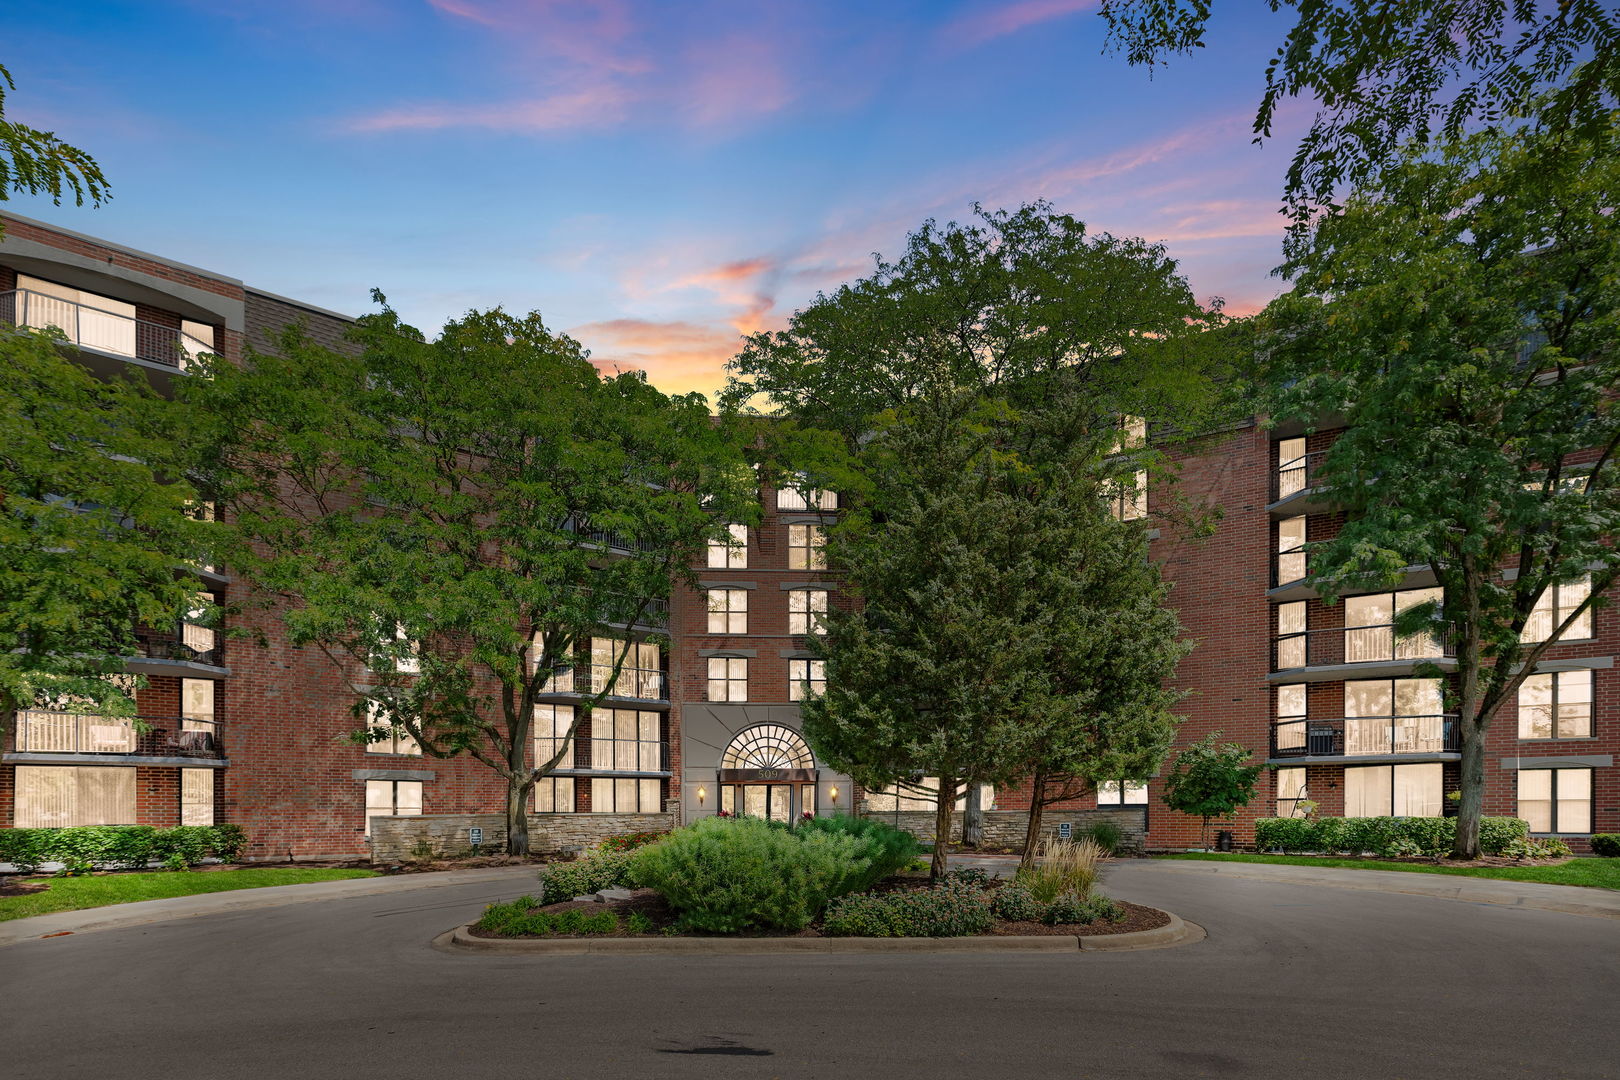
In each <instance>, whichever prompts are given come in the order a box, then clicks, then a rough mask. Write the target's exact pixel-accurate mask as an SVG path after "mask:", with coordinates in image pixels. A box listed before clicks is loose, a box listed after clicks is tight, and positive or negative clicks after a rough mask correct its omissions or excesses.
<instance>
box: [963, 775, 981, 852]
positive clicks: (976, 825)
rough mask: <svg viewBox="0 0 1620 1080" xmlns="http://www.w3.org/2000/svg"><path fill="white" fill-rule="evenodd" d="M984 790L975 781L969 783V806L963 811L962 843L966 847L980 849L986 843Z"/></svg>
mask: <svg viewBox="0 0 1620 1080" xmlns="http://www.w3.org/2000/svg"><path fill="white" fill-rule="evenodd" d="M982 792H983V789H982V788H980V786H979V785H978V784H976V783H974V782H973V781H971V780H969V781H968V789H967V806H966V807H965V808H964V809H963V811H962V843H963V845H964V846H966V847H970V848H975V849H976V848H978V846H979V845H980V844H982V843H984V799H983V795H982Z"/></svg>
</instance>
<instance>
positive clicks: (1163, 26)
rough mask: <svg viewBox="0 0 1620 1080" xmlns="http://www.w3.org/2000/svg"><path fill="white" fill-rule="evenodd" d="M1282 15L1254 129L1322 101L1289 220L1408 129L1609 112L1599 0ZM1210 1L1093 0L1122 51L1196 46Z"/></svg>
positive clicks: (1384, 160)
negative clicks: (1295, 106) (1305, 102)
mask: <svg viewBox="0 0 1620 1080" xmlns="http://www.w3.org/2000/svg"><path fill="white" fill-rule="evenodd" d="M1268 3H1269V6H1270V8H1271V10H1272V11H1273V12H1278V11H1281V10H1283V9H1285V8H1286V9H1288V12H1289V14H1290V16H1291V17H1292V18H1293V20H1294V22H1293V26H1292V28H1291V29H1290V30H1289V31H1288V33H1287V35H1286V36H1285V37H1284V39H1283V42H1282V44H1281V45H1280V46H1279V47H1278V49H1277V52H1276V55H1274V56H1273V57H1272V58H1271V60H1270V61H1269V62H1268V63H1267V64H1266V71H1265V80H1266V81H1265V91H1264V93H1263V94H1262V95H1261V98H1260V104H1259V107H1258V109H1257V110H1256V112H1255V117H1254V133H1255V136H1256V140H1255V141H1256V142H1258V141H1260V140H1261V139H1263V138H1269V137H1270V136H1271V130H1272V123H1273V121H1274V120H1275V119H1276V115H1277V110H1278V108H1279V107H1280V106H1281V105H1282V104H1283V103H1284V102H1285V101H1286V100H1287V99H1289V98H1294V97H1300V96H1302V95H1303V96H1307V97H1312V98H1315V99H1316V101H1317V102H1318V104H1319V106H1320V110H1319V111H1318V112H1317V114H1316V117H1315V119H1314V121H1313V123H1312V125H1311V128H1310V130H1309V131H1308V132H1307V133H1306V134H1305V136H1304V137H1303V139H1302V140H1301V141H1300V144H1299V146H1298V148H1297V149H1296V151H1295V153H1294V158H1293V161H1292V162H1291V163H1290V165H1289V168H1288V179H1287V185H1286V197H1287V200H1288V203H1289V206H1290V209H1291V210H1292V212H1293V216H1294V221H1295V225H1296V227H1303V226H1304V225H1305V224H1307V223H1308V221H1309V219H1310V216H1311V214H1312V213H1313V212H1314V211H1315V210H1316V209H1317V208H1320V207H1330V206H1332V205H1333V204H1334V200H1335V197H1336V195H1337V193H1339V192H1340V191H1341V189H1342V188H1343V187H1345V186H1346V185H1350V186H1357V185H1364V184H1366V183H1369V182H1372V181H1373V180H1374V178H1375V177H1376V176H1377V174H1378V172H1379V170H1380V169H1382V168H1383V167H1384V166H1386V165H1389V164H1392V163H1394V162H1396V161H1398V160H1399V158H1400V157H1401V155H1402V153H1403V152H1404V149H1405V147H1406V146H1407V145H1408V144H1409V143H1411V142H1413V141H1414V140H1415V141H1416V142H1417V143H1418V144H1420V145H1422V144H1426V143H1428V142H1429V141H1430V139H1431V137H1433V136H1439V137H1440V138H1441V139H1443V140H1455V139H1457V138H1459V137H1461V136H1462V135H1463V133H1464V132H1465V131H1466V130H1468V129H1469V128H1470V127H1471V126H1474V125H1478V124H1484V125H1496V124H1500V123H1502V122H1504V121H1507V120H1512V119H1513V118H1515V117H1523V116H1534V117H1535V118H1536V119H1537V121H1538V122H1539V123H1541V124H1542V125H1543V126H1544V127H1546V128H1548V129H1549V130H1561V131H1586V132H1590V131H1591V130H1593V129H1595V128H1596V127H1599V126H1602V125H1604V124H1606V123H1607V114H1608V111H1609V110H1610V109H1611V108H1613V107H1614V105H1615V103H1616V101H1617V100H1620V20H1617V17H1616V8H1615V6H1614V5H1613V4H1608V3H1601V2H1599V0H1562V2H1559V3H1554V4H1545V3H1537V2H1535V0H1403V2H1401V3H1397V4H1392V3H1388V2H1386V0H1336V2H1332V3H1327V2H1322V0H1268ZM1214 6H1215V5H1214V3H1213V0H1104V3H1103V5H1102V15H1103V17H1104V18H1105V19H1107V21H1108V32H1109V42H1110V44H1111V45H1112V46H1113V47H1114V48H1115V49H1116V50H1123V51H1124V52H1125V54H1126V57H1127V59H1128V61H1129V63H1131V64H1145V65H1149V66H1151V65H1155V64H1160V63H1164V62H1166V58H1167V57H1168V56H1170V55H1173V54H1176V53H1191V52H1192V51H1193V50H1195V49H1200V48H1203V46H1204V34H1205V32H1206V30H1207V28H1208V24H1209V20H1210V15H1211V11H1212V9H1213V8H1214ZM1548 91H1551V93H1550V94H1549V93H1548Z"/></svg>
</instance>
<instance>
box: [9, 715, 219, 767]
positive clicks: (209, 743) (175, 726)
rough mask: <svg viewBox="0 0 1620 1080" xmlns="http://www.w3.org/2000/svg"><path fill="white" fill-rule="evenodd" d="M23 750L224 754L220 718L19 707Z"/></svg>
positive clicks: (19, 740) (17, 742)
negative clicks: (218, 719) (115, 714)
mask: <svg viewBox="0 0 1620 1080" xmlns="http://www.w3.org/2000/svg"><path fill="white" fill-rule="evenodd" d="M14 748H15V749H16V750H17V751H18V752H19V753H34V754H134V755H138V756H141V757H190V758H220V757H223V756H224V752H223V750H222V749H221V744H220V738H219V723H218V721H215V720H200V719H195V718H192V717H182V716H141V717H128V716H96V715H92V714H88V713H76V712H65V711H59V710H55V709H22V710H19V711H18V713H17V737H16V739H15V740H14Z"/></svg>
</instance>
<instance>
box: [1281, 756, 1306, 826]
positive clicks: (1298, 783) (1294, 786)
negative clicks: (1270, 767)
mask: <svg viewBox="0 0 1620 1080" xmlns="http://www.w3.org/2000/svg"><path fill="white" fill-rule="evenodd" d="M1306 772H1307V770H1305V769H1298V768H1295V769H1278V770H1277V816H1278V817H1304V816H1305V810H1304V808H1303V807H1301V806H1300V803H1302V802H1305V801H1306V800H1308V799H1309V798H1310V793H1309V792H1307V791H1306V790H1305V773H1306Z"/></svg>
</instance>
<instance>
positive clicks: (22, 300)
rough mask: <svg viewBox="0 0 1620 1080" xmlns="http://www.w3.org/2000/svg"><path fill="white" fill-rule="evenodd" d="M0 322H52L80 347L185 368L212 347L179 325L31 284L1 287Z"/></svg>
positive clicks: (34, 325) (37, 326)
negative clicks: (106, 307)
mask: <svg viewBox="0 0 1620 1080" xmlns="http://www.w3.org/2000/svg"><path fill="white" fill-rule="evenodd" d="M0 322H7V323H11V324H12V325H13V326H26V327H28V328H30V329H33V330H46V329H50V328H55V329H56V330H57V331H58V332H59V333H60V334H61V335H62V340H64V341H66V342H68V343H69V344H72V345H77V346H79V347H80V348H84V349H94V350H95V351H97V352H103V353H110V354H112V355H114V356H123V357H129V358H131V359H135V360H141V361H144V362H146V363H149V364H157V365H159V366H161V367H167V368H173V369H174V370H176V371H185V370H186V368H187V367H188V366H189V365H190V364H191V362H192V361H194V360H195V359H196V358H197V357H198V356H201V355H202V354H203V353H211V352H213V351H214V345H213V344H212V343H211V342H206V341H203V340H202V339H201V338H198V337H194V336H192V335H191V334H187V333H185V332H184V331H183V330H181V329H180V328H179V327H175V326H165V325H163V324H162V323H155V322H151V321H149V320H146V319H137V318H134V317H133V316H130V315H125V314H122V313H120V312H116V311H106V310H103V309H101V308H98V307H93V306H91V305H89V304H83V303H76V302H74V301H72V300H63V299H61V298H59V297H55V296H48V295H46V294H45V293H41V292H33V291H31V290H29V289H12V290H10V291H9V292H0Z"/></svg>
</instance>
